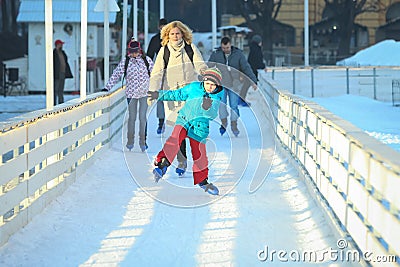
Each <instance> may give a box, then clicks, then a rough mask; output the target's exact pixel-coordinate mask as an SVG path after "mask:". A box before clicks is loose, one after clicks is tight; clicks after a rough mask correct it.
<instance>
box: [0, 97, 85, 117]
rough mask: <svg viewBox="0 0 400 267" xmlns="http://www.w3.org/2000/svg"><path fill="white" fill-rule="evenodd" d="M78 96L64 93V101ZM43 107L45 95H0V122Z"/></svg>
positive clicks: (44, 106)
mask: <svg viewBox="0 0 400 267" xmlns="http://www.w3.org/2000/svg"><path fill="white" fill-rule="evenodd" d="M78 97H79V95H64V101H68V100H71V99H74V98H78ZM44 108H46V96H45V95H22V96H6V97H4V96H0V122H2V121H6V120H9V119H12V118H14V117H17V116H18V115H20V114H23V113H27V112H31V111H35V110H39V109H44Z"/></svg>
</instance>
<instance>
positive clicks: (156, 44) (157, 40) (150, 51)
mask: <svg viewBox="0 0 400 267" xmlns="http://www.w3.org/2000/svg"><path fill="white" fill-rule="evenodd" d="M167 24H168V22H167V20H166V19H164V18H162V19H160V21H159V22H158V29H159V32H158V33H157V34H156V35H154V36H153V37H151V39H150V43H149V47H148V48H147V53H146V54H147V56H148V57H150V58H151V60H153V61H154V60H155V56H156V55H157V53H158V51H159V50H160V48H161V36H160V32H161V29H162V27H164V26H165V25H167Z"/></svg>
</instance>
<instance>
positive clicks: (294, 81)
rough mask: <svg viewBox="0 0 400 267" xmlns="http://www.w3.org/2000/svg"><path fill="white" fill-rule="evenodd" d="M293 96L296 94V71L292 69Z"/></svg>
mask: <svg viewBox="0 0 400 267" xmlns="http://www.w3.org/2000/svg"><path fill="white" fill-rule="evenodd" d="M293 94H296V69H293Z"/></svg>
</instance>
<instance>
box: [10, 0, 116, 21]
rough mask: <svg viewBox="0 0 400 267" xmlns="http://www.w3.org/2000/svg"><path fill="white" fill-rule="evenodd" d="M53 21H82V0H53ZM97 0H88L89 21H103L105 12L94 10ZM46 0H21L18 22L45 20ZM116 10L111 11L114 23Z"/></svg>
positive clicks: (110, 17) (110, 18) (111, 18)
mask: <svg viewBox="0 0 400 267" xmlns="http://www.w3.org/2000/svg"><path fill="white" fill-rule="evenodd" d="M52 2H53V22H80V21H81V0H53V1H52ZM96 3H97V0H88V23H103V22H104V14H103V12H94V7H95V6H96ZM44 11H45V5H44V0H21V6H20V9H19V14H18V17H17V21H18V22H44ZM115 19H116V12H110V14H109V20H110V22H111V23H114V22H115Z"/></svg>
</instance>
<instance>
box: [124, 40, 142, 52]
mask: <svg viewBox="0 0 400 267" xmlns="http://www.w3.org/2000/svg"><path fill="white" fill-rule="evenodd" d="M127 49H128V52H129V53H135V52H140V51H141V50H142V48H141V47H140V43H139V42H138V41H135V40H131V41H130V42H129V44H128V47H127Z"/></svg>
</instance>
